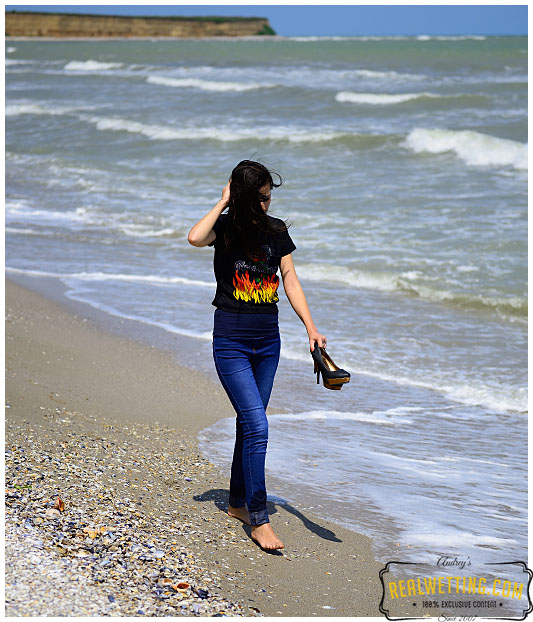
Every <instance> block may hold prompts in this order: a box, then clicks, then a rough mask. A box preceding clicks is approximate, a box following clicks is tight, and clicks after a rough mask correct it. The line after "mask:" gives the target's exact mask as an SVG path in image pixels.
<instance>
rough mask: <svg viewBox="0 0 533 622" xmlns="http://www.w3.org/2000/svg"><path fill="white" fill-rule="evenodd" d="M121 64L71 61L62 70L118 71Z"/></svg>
mask: <svg viewBox="0 0 533 622" xmlns="http://www.w3.org/2000/svg"><path fill="white" fill-rule="evenodd" d="M119 67H122V63H102V62H100V61H97V60H84V61H78V60H71V61H70V62H68V63H67V64H66V65H65V67H64V69H66V70H67V71H102V70H106V69H118V68H119Z"/></svg>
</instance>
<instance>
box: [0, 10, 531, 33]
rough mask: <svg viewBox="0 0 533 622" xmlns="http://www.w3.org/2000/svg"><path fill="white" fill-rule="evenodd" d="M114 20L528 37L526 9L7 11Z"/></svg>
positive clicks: (307, 30) (286, 29) (285, 29)
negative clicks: (261, 20) (191, 19)
mask: <svg viewBox="0 0 533 622" xmlns="http://www.w3.org/2000/svg"><path fill="white" fill-rule="evenodd" d="M12 9H16V10H19V11H23V10H26V11H32V10H33V11H59V12H71V13H99V14H112V15H242V16H258V17H267V18H268V19H269V20H270V24H271V25H272V27H273V28H274V30H275V31H276V33H277V34H279V35H283V36H301V35H310V36H319V35H323V36H325V35H329V36H332V35H339V36H357V35H439V34H440V35H451V34H459V35H460V34H472V35H476V34H482V35H497V34H507V35H525V34H527V6H526V5H513V6H508V5H455V6H450V5H376V4H374V5H338V6H331V5H328V6H325V5H242V6H241V5H211V6H205V5H194V6H191V5H155V6H150V5H66V4H65V5H6V10H7V11H9V10H12Z"/></svg>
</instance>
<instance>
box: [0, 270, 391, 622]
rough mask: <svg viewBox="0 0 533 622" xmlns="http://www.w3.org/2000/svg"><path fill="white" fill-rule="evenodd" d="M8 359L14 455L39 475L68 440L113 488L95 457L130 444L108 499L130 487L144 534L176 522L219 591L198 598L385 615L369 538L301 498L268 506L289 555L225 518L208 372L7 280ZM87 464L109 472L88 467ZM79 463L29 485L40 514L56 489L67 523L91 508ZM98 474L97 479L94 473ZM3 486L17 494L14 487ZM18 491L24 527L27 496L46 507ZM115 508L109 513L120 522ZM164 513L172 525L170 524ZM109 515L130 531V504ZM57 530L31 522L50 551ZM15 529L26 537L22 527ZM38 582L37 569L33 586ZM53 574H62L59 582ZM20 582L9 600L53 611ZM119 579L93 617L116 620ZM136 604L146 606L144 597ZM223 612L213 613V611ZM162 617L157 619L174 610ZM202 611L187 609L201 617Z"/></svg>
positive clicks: (56, 561)
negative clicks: (213, 451)
mask: <svg viewBox="0 0 533 622" xmlns="http://www.w3.org/2000/svg"><path fill="white" fill-rule="evenodd" d="M6 365H7V372H6V403H7V406H8V407H7V408H6V446H10V444H11V446H12V447H14V448H16V449H14V450H13V451H14V455H19V453H17V452H20V449H21V448H22V449H23V448H24V447H26V449H27V450H28V451H27V452H26V453H27V456H26V462H25V463H24V468H25V469H26V470H27V469H28V468H29V467H32V466H33V467H34V472H37V469H38V468H39V466H38V465H32V464H31V462H32V460H33V461H36V460H37V457H38V456H39V451H41V450H40V449H39V451H37V449H36V448H41V447H48V448H49V451H50V452H52V453H53V452H54V451H56V450H57V448H58V447H59V446H61V443H68V446H69V451H70V453H69V456H70V457H69V460H70V462H71V463H74V467H75V468H74V471H75V470H76V467H77V468H78V469H81V471H80V472H83V473H84V475H83V478H84V480H83V483H84V487H85V489H90V488H91V486H92V484H93V483H94V485H95V486H96V485H99V486H100V488H101V487H102V481H107V480H105V478H104V477H103V475H102V473H101V472H100V471H104V472H106V473H107V475H108V476H109V475H110V474H111V475H113V473H114V471H113V469H114V468H115V467H114V466H113V464H112V463H111V460H110V459H109V460H108V457H106V453H105V452H100V453H98V452H97V451H96V449H95V447H96V444H97V443H98V442H99V443H100V445H101V444H102V442H103V441H104V442H105V443H106V446H107V447H110V446H115V447H120V446H121V445H122V446H124V447H127V448H128V451H127V452H126V455H125V459H124V462H123V463H121V465H120V467H117V468H120V472H119V471H116V473H120V476H119V477H114V479H113V480H109V481H110V482H111V483H109V485H105V484H104V488H105V490H106V494H107V495H108V496H109V499H110V500H109V501H108V503H111V501H113V502H115V501H117V500H120V498H121V496H125V495H127V496H128V498H129V499H133V498H134V499H135V507H136V514H135V516H136V517H137V519H138V520H139V521H140V524H141V527H139V530H141V531H142V530H144V532H146V533H150V529H151V530H152V532H151V535H152V536H153V538H154V539H155V540H157V541H158V542H161V541H163V542H165V541H167V542H168V539H169V537H170V538H171V537H172V533H173V526H175V534H176V537H178V536H179V540H178V542H179V544H180V545H181V546H183V547H185V548H186V549H187V551H190V553H189V554H190V555H191V556H192V558H193V559H197V560H198V567H199V568H198V573H199V574H198V577H199V578H198V577H196V575H194V569H192V570H191V574H189V575H187V576H189V577H190V578H191V581H190V582H191V585H192V584H193V582H194V581H196V582H197V583H199V582H200V583H201V581H200V578H201V577H203V578H204V579H205V578H206V577H211V578H210V579H209V578H208V579H205V580H206V581H211V583H212V585H214V586H215V587H216V589H213V590H212V591H210V595H209V597H208V598H207V599H204V600H202V601H200V600H199V599H198V603H199V604H200V605H202V606H203V605H204V603H205V606H206V607H207V606H208V604H209V599H210V598H211V597H212V595H213V597H214V595H216V598H215V600H216V599H218V600H219V601H220V603H222V600H224V602H226V601H227V602H231V603H235V604H236V606H235V608H233V609H231V608H228V609H226V610H225V611H226V613H224V615H254V614H257V611H256V610H258V611H259V612H260V613H261V614H263V615H266V616H280V615H283V616H324V615H328V616H352V617H353V616H379V615H380V613H379V609H378V605H379V601H380V598H381V584H380V581H379V570H380V569H381V567H382V565H381V564H379V563H377V562H376V561H375V560H374V558H373V556H372V552H371V540H370V538H368V537H366V536H363V535H360V534H357V533H355V532H352V531H348V530H346V529H344V528H342V527H340V526H338V525H334V524H331V523H328V522H327V521H325V520H323V519H321V518H318V517H316V516H313V515H311V514H309V513H308V512H306V513H305V514H304V513H302V512H300V511H299V510H298V508H297V507H293V506H291V505H290V501H289V503H288V504H281V503H279V504H278V503H276V504H274V503H272V502H269V508H268V509H269V514H270V516H271V522H272V525H273V527H274V529H275V531H276V532H277V533H278V535H279V536H280V538H281V539H282V541H283V542H284V544H285V549H284V551H283V553H279V554H272V553H267V552H265V551H262V550H261V549H260V548H259V547H258V546H257V545H256V544H255V543H254V542H253V541H252V540H251V539H250V537H249V534H250V529H249V527H247V526H245V525H243V524H242V523H240V522H239V521H236V520H235V519H231V518H229V517H228V516H227V515H226V514H225V508H226V502H227V501H226V500H227V491H228V474H226V473H220V472H219V471H218V470H217V469H216V468H215V467H214V465H212V464H211V463H209V461H208V460H207V459H206V458H205V457H203V456H201V455H200V454H199V452H198V447H197V443H196V435H197V433H198V431H199V430H201V429H203V428H205V427H207V426H210V425H212V424H213V423H215V422H216V421H217V420H218V419H220V418H221V417H229V416H234V414H233V410H232V407H231V404H230V402H229V400H228V399H227V397H226V394H225V393H224V392H223V390H222V388H221V387H218V386H216V385H215V384H213V382H212V381H211V380H210V379H209V378H208V377H207V376H205V375H203V374H201V373H200V372H198V371H191V370H190V369H188V368H186V367H182V366H180V365H178V364H177V363H176V361H175V359H174V358H173V356H172V354H171V353H170V352H167V351H163V350H161V349H158V348H155V347H153V346H152V347H151V346H148V345H146V344H145V343H141V342H137V341H133V340H131V339H128V338H126V337H124V336H121V335H117V334H112V333H111V332H106V331H104V330H102V328H101V326H100V325H97V324H96V322H94V321H93V319H92V318H91V316H90V315H89V314H85V313H79V312H77V313H72V312H71V311H69V310H67V308H66V307H64V306H63V305H59V304H57V302H54V301H52V300H49V299H47V298H45V297H43V296H41V295H39V294H37V293H35V292H33V291H30V290H28V289H25V288H23V287H21V286H19V285H17V284H15V283H12V282H11V281H9V280H6ZM31 438H33V439H34V440H33V441H32V440H30V439H31ZM23 453H24V452H23ZM54 455H55V454H54ZM28 456H32V457H31V459H29V460H28ZM132 458H135V459H136V462H137V465H136V466H137V467H138V468H136V469H134V468H133V467H132V464H133V463H132V462H131V459H132ZM143 458H144V459H143ZM89 460H93V462H92V464H93V466H98V465H101V466H102V469H98V468H96V469H92V470H91V469H89V468H87V466H86V464H85V463H86V462H87V461H89ZM128 460H129V462H128ZM47 468H50V467H47ZM106 469H107V471H106ZM74 471H72V469H69V471H68V472H67V473H66V475H65V477H62V478H58V479H57V480H54V479H53V478H52V477H50V478H41V479H37V480H35V479H34V480H32V487H33V491H35V490H36V487H37V488H38V490H39V491H40V493H42V495H40V499H41V506H42V509H45V508H46V507H48V508H51V507H53V500H54V499H55V498H56V497H57V495H59V496H61V497H62V498H63V500H64V501H65V510H64V511H63V513H62V515H61V517H60V518H57V519H55V520H56V521H60V522H61V521H66V520H67V518H68V517H69V513H70V516H71V517H72V509H73V508H75V507H77V506H80V505H82V504H83V503H87V502H88V501H87V499H84V500H83V503H82V499H81V495H82V490H83V488H82V487H80V486H79V481H78V484H77V485H74V484H73V475H72V473H73V472H74ZM13 473H15V475H16V474H17V473H16V472H15V471H13ZM116 473H115V475H116ZM6 474H7V467H6ZM18 475H20V471H19V472H18ZM97 478H100V483H99V484H98V483H97V482H93V481H92V480H93V479H97ZM78 480H79V476H78ZM13 481H14V480H13ZM67 484H69V486H67ZM144 484H146V485H144ZM62 485H64V486H65V489H64V490H62V489H61V487H62ZM6 486H7V491H8V492H9V491H10V487H9V483H8V482H6ZM267 486H268V476H267ZM21 490H22V492H21ZM11 493H12V494H13V497H12V499H13V507H12V509H11V513H12V515H11V519H12V523H13V524H18V525H19V526H20V525H21V524H22V523H23V521H24V520H26V518H27V516H26V514H27V511H26V514H25V513H24V507H25V506H24V504H25V503H26V504H27V507H28V508H29V507H30V506H31V507H32V508H35V503H37V501H35V499H33V500H31V502H30V500H29V499H28V498H27V497H24V494H26V493H25V492H24V490H23V489H21V488H17V489H16V491H15V492H14V490H13V489H11ZM19 493H20V495H22V496H20V495H19ZM16 495H19V497H20V498H18V497H16ZM37 496H39V495H37ZM77 497H78V498H77ZM32 503H33V506H32V505H31V504H32ZM33 511H34V510H33ZM85 511H87V512H93V514H91V520H93V521H95V520H97V518H98V508H97V507H96V506H95V507H93V506H91V508H88V509H86V510H85ZM110 516H111V515H108V516H107V519H106V520H108V521H109V520H111V519H110ZM167 516H168V517H169V520H163V519H164V518H165V517H167ZM80 520H81V519H80ZM102 520H103V519H102ZM112 520H113V521H115V529H117V530H118V531H119V532H120V530H121V528H122V527H123V525H121V524H120V522H121V521H122V522H124V523H127V522H128V511H126V510H124V511H122V512H121V513H120V514H118V513H114V514H113V515H112ZM117 521H118V524H116V523H117ZM80 524H81V523H80ZM147 527H148V531H147ZM57 528H58V526H57V523H54V521H53V520H52V521H49V520H44V521H43V522H39V524H38V525H37V526H35V527H34V529H35V530H37V532H38V534H39V538H40V539H41V541H43V542H44V543H45V545H46V543H47V542H48V541H49V540H50V539H51V538H52V535H53V530H54V529H57ZM163 530H164V531H165V533H164V534H162V531H163ZM144 532H143V533H144ZM159 532H161V533H159ZM159 536H161V538H159ZM13 537H14V538H15V540H16V537H17V536H16V534H15V535H14V536H13ZM15 551H16V546H15V544H13V546H10V540H7V541H6V566H8V565H9V561H10V556H11V558H13V556H14V555H15ZM165 553H166V556H165V558H164V561H165V566H166V567H167V569H172V567H173V564H178V561H179V560H178V558H177V557H176V556H177V554H178V553H177V551H172V547H171V546H169V547H168V549H167V550H166V551H165ZM65 559H66V560H67V561H68V554H65V551H62V552H54V550H53V549H50V550H49V552H48V557H47V563H48V566H47V567H44V568H42V569H41V570H43V571H44V574H41V578H40V582H41V585H43V584H44V585H45V586H46V581H47V579H46V577H47V576H49V577H50V581H52V577H53V576H54V577H55V575H54V573H53V572H52V569H51V568H57V567H59V566H60V564H64V563H66V561H65ZM146 563H150V562H146ZM156 564H157V562H156ZM159 565H160V564H159ZM47 568H49V570H48V571H47V570H46V569H47ZM104 569H105V566H104ZM125 572H126V575H127V578H128V579H129V580H130V581H131V582H132V583H133V584H134V583H135V581H136V580H137V579H136V577H135V576H134V575H133V573H132V574H131V576H129V575H128V572H129V571H128V570H127V569H126V570H125ZM56 574H57V573H56ZM30 578H31V573H29V574H28V581H29V580H30ZM53 580H54V582H57V578H54V579H53ZM65 580H66V579H65ZM76 580H79V582H80V583H81V585H79V588H83V586H84V582H86V583H87V588H89V587H90V588H91V589H93V587H94V586H93V585H92V584H90V585H89V583H88V582H90V581H91V580H90V579H89V578H87V577H85V575H80V576H78V577H77V579H76ZM17 581H18V583H13V582H12V581H11V582H10V579H9V576H8V577H7V579H6V599H7V600H8V611H9V607H11V610H12V611H13V612H16V613H13V615H40V614H41V615H43V614H42V612H41V613H39V607H38V604H36V603H35V602H34V604H33V605H28V606H26V605H25V601H24V594H25V590H24V579H23V578H21V575H20V573H19V575H18V579H17ZM110 585H113V581H112V577H111V576H110V577H107V575H106V572H105V571H101V572H100V573H99V583H98V585H97V587H98V589H99V590H103V591H102V595H103V596H102V608H101V609H100V610H99V612H98V613H96V615H110V612H109V611H108V609H106V607H109V601H108V599H107V598H104V596H105V594H108V592H106V589H108V588H109V586H110ZM27 587H28V586H26V592H27ZM56 587H57V586H56ZM59 587H60V586H59ZM50 588H51V585H50ZM94 589H96V588H94ZM68 593H70V592H68V591H67V592H65V594H68ZM128 598H129V597H128V594H125V593H124V592H122V594H121V599H118V601H116V602H114V603H112V606H113V607H114V609H113V610H112V613H111V615H135V613H131V612H132V611H134V608H133V603H130V602H129V601H128ZM221 599H222V600H221ZM71 600H72V599H71ZM170 600H171V599H169V601H165V602H167V603H168V602H170ZM193 600H194V599H193ZM191 603H192V601H191ZM215 604H216V603H215ZM135 606H136V607H137V608H139V607H138V603H136V604H135ZM197 606H199V605H197ZM154 607H155V605H154ZM191 607H192V604H191ZM220 607H222V604H220V606H219V608H220ZM251 607H252V608H253V609H250V608H251ZM55 608H57V609H55ZM215 609H216V608H212V609H210V610H206V613H205V614H206V615H213V614H214V612H215ZM75 610H76V607H75V603H74V602H70V601H69V599H68V598H67V597H65V598H62V599H61V600H60V601H57V600H54V599H51V600H49V601H48V602H47V603H46V613H45V614H44V615H72V613H71V612H73V611H75ZM153 611H154V613H152V615H169V614H168V613H161V611H162V610H156V609H154V610H153ZM187 611H189V610H187ZM239 612H240V613H239ZM146 613H147V614H148V612H146ZM180 614H181V615H183V612H182V611H180ZM201 614H202V611H200V612H198V611H197V610H193V609H191V610H190V615H201ZM74 615H76V614H74ZM77 615H80V614H79V613H78V614H77ZM92 615H95V613H94V612H93V613H92Z"/></svg>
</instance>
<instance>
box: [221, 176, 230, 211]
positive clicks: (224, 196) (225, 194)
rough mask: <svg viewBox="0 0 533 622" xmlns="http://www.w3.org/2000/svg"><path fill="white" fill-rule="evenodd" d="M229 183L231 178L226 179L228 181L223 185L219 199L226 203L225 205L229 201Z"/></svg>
mask: <svg viewBox="0 0 533 622" xmlns="http://www.w3.org/2000/svg"><path fill="white" fill-rule="evenodd" d="M230 184H231V179H230V180H229V181H228V183H227V184H226V185H225V186H224V189H223V190H222V199H221V201H224V202H225V203H226V205H227V204H228V203H229V197H230Z"/></svg>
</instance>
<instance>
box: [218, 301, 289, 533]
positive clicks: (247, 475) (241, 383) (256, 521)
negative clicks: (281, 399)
mask: <svg viewBox="0 0 533 622" xmlns="http://www.w3.org/2000/svg"><path fill="white" fill-rule="evenodd" d="M280 345H281V340H280V335H279V327H278V314H277V313H236V312H231V311H223V310H222V309H216V310H215V320H214V327H213V359H214V361H215V367H216V370H217V373H218V377H219V378H220V382H221V383H222V386H223V387H224V389H225V391H226V393H227V394H228V397H229V399H230V401H231V403H232V405H233V408H235V412H236V413H237V418H236V424H235V425H236V438H235V448H234V450H233V463H232V465H231V479H230V490H229V503H230V505H231V506H233V507H235V508H240V507H244V505H245V504H246V505H247V506H248V512H249V513H250V522H251V524H252V525H262V524H263V523H268V522H269V518H268V513H267V508H266V501H267V493H266V484H265V456H266V449H267V443H268V421H267V417H266V412H265V410H266V407H267V404H268V400H269V398H270V393H271V391H272V384H273V383H274V376H275V374H276V370H277V367H278V362H279V353H280Z"/></svg>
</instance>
